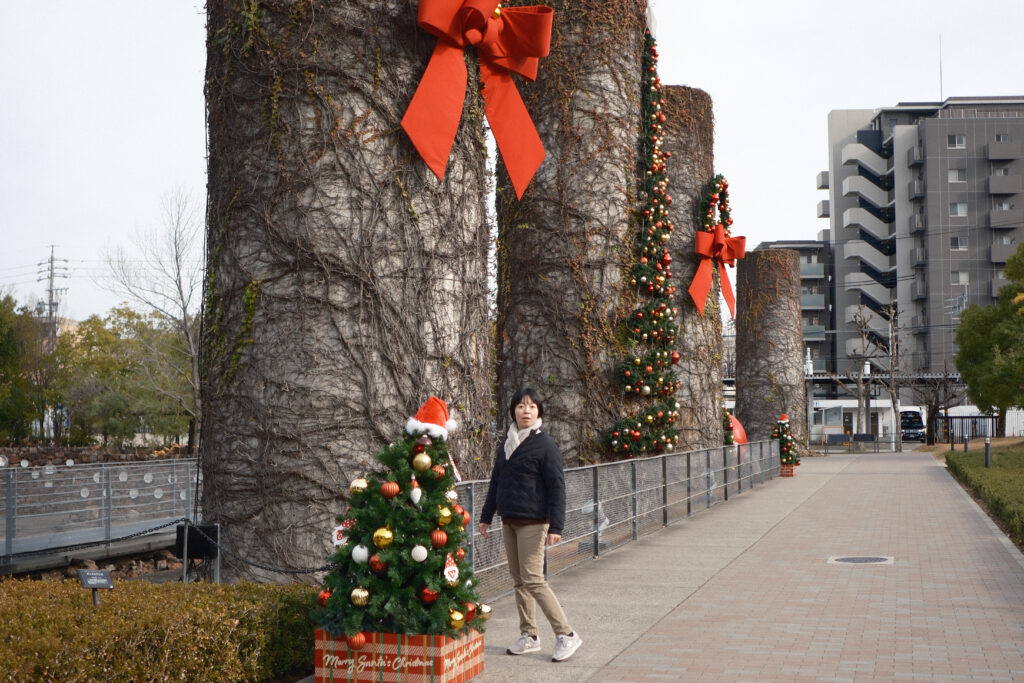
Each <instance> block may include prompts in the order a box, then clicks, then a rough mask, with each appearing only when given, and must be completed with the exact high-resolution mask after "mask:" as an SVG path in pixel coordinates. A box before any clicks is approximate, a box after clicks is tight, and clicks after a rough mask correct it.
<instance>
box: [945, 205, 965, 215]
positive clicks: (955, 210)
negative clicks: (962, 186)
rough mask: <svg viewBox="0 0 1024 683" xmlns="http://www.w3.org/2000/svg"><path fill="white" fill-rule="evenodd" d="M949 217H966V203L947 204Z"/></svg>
mask: <svg viewBox="0 0 1024 683" xmlns="http://www.w3.org/2000/svg"><path fill="white" fill-rule="evenodd" d="M949 215H950V216H966V215H967V202H950V203H949Z"/></svg>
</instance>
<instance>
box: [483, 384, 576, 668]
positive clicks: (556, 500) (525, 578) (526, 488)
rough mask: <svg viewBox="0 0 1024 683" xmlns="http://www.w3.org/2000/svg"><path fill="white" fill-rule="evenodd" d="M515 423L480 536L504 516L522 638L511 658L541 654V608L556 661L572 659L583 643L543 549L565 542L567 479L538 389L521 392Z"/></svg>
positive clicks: (499, 457) (513, 409) (513, 408)
mask: <svg viewBox="0 0 1024 683" xmlns="http://www.w3.org/2000/svg"><path fill="white" fill-rule="evenodd" d="M509 414H510V416H511V417H512V424H511V425H509V428H508V435H507V436H506V437H505V440H504V441H502V443H501V445H499V446H498V452H497V454H496V456H495V459H494V470H493V471H492V472H491V484H490V487H489V488H488V490H487V500H486V501H484V507H483V510H482V511H481V512H480V535H481V536H483V537H484V538H487V537H488V535H489V534H488V529H489V528H490V526H491V520H492V519H494V513H495V511H497V513H498V514H499V515H501V525H502V532H501V533H502V538H503V540H504V541H505V553H506V555H507V556H508V569H509V573H510V574H511V575H512V584H513V586H514V587H515V593H516V608H517V609H518V610H519V630H520V632H521V633H520V636H519V638H518V640H516V642H515V643H513V644H512V645H511V647H509V648H508V650H507V652H508V654H510V655H522V654H526V653H528V652H539V651H540V636H539V635H538V633H537V622H536V620H535V618H534V612H535V606H536V605H540V609H541V611H543V612H544V616H545V617H547V620H548V622H549V623H550V624H551V628H552V630H554V632H555V636H556V638H555V653H554V655H553V656H552V657H551V661H553V662H561V661H564V660H566V659H569V657H571V656H572V655H573V653H574V652H576V650H577V649H578V648H579V646H580V645H581V644H582V643H583V640H582V639H581V638H580V637H579V635H578V634H577V633H576V632H575V631H574V630H573V628H572V627H571V626H570V625H569V622H568V620H567V619H566V617H565V612H563V611H562V606H561V604H559V602H558V598H556V597H555V594H554V593H553V592H552V590H551V588H550V587H549V586H548V582H547V579H545V578H544V546H545V545H554V544H556V543H558V542H560V541H561V540H562V525H563V524H564V523H565V477H564V475H563V473H562V453H561V452H560V451H559V450H558V446H557V445H556V444H555V440H554V439H552V438H551V437H550V436H548V435H547V434H545V433H544V432H542V431H541V418H542V417H543V415H544V404H543V403H541V400H540V396H539V395H538V394H537V392H536V391H535V390H534V389H531V388H525V389H520V390H519V391H517V392H516V393H515V396H513V397H512V402H511V404H510V405H509Z"/></svg>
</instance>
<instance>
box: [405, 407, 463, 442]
mask: <svg viewBox="0 0 1024 683" xmlns="http://www.w3.org/2000/svg"><path fill="white" fill-rule="evenodd" d="M458 427H459V425H458V423H457V422H455V420H451V419H449V418H448V406H447V405H445V402H444V401H442V400H441V399H439V398H438V397H437V396H431V397H430V398H428V399H427V400H426V401H424V403H423V405H421V406H420V409H419V410H417V411H416V415H414V416H413V417H410V418H409V421H408V422H406V423H405V431H406V432H408V433H409V434H416V433H417V432H426V433H427V435H428V436H431V437H433V438H435V439H444V440H446V441H447V440H448V432H449V431H453V432H454V431H455V430H456V429H458Z"/></svg>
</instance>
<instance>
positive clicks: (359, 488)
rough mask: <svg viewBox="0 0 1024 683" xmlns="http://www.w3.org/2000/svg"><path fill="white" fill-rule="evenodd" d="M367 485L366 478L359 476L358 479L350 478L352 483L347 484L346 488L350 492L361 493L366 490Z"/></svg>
mask: <svg viewBox="0 0 1024 683" xmlns="http://www.w3.org/2000/svg"><path fill="white" fill-rule="evenodd" d="M367 486H369V484H367V483H366V480H365V479H363V478H362V477H359V478H358V479H353V480H352V483H351V484H349V485H348V490H349V491H350V492H351V493H362V492H363V491H365V490H366V487H367Z"/></svg>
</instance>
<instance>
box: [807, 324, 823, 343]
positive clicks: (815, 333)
mask: <svg viewBox="0 0 1024 683" xmlns="http://www.w3.org/2000/svg"><path fill="white" fill-rule="evenodd" d="M803 329H804V341H805V342H812V341H819V342H820V341H825V326H824V325H804V328H803Z"/></svg>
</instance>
